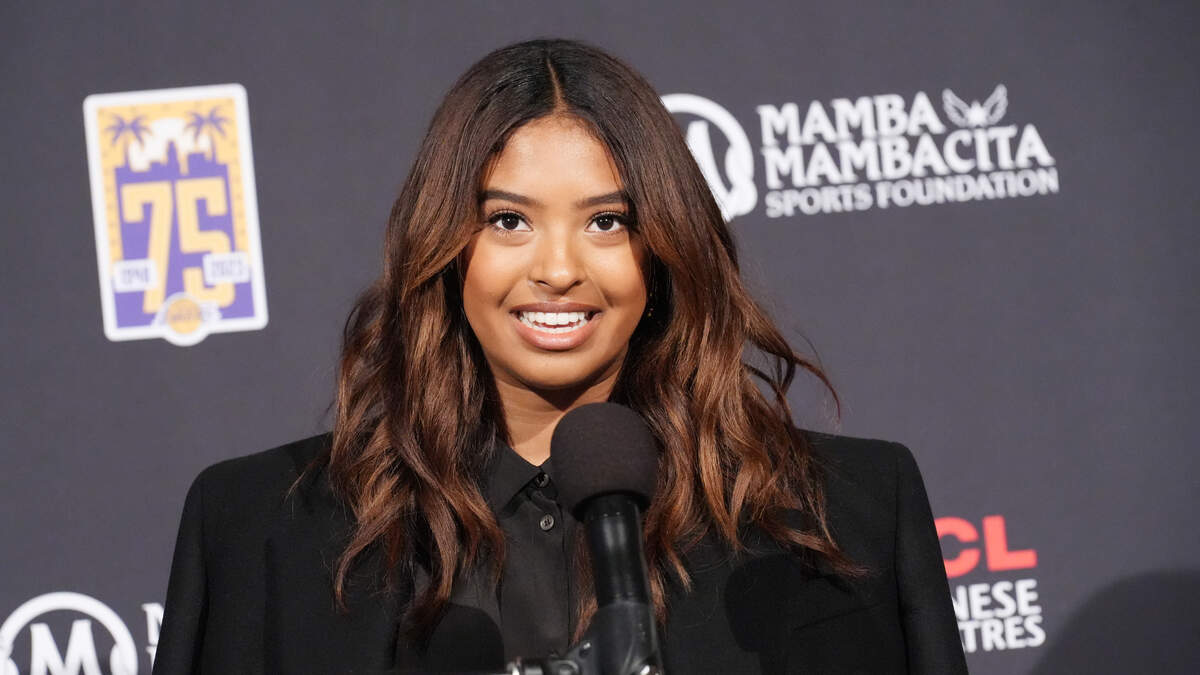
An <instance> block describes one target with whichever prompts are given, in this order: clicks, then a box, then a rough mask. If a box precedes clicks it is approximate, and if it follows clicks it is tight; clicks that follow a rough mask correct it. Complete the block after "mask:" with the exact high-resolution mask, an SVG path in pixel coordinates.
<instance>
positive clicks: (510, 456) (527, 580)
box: [451, 443, 576, 659]
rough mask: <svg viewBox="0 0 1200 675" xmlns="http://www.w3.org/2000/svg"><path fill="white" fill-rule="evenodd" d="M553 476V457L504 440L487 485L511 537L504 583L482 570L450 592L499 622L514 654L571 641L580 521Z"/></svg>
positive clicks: (558, 649)
mask: <svg viewBox="0 0 1200 675" xmlns="http://www.w3.org/2000/svg"><path fill="white" fill-rule="evenodd" d="M553 476H554V466H553V462H552V460H550V459H547V460H546V462H545V463H544V464H542V465H541V466H540V467H539V466H534V465H533V464H530V463H529V462H527V461H525V459H524V458H522V457H521V456H520V455H518V454H517V453H516V452H515V451H514V450H513V449H512V448H510V447H508V445H507V444H504V443H498V444H497V446H496V452H495V456H494V457H493V458H492V460H491V463H490V465H489V467H488V470H487V472H486V479H485V484H484V485H483V489H484V497H485V498H486V499H487V503H488V505H489V506H490V507H491V509H492V512H493V513H495V514H496V519H497V520H498V521H499V522H500V528H501V529H502V530H503V531H504V537H505V542H506V551H505V556H504V565H503V568H502V570H501V576H500V583H499V584H498V586H496V587H495V588H494V589H493V588H492V587H491V585H490V583H489V579H488V575H487V572H486V570H484V571H480V572H477V573H476V574H474V575H473V576H471V577H470V578H467V579H464V580H463V581H462V583H460V584H459V585H458V587H457V588H456V590H455V592H454V594H453V596H452V598H451V602H453V603H454V604H457V605H462V606H464V607H469V608H474V609H478V610H481V611H483V612H484V613H486V614H488V615H489V616H490V617H491V618H492V620H493V621H495V622H496V623H497V625H498V626H499V628H500V634H501V637H502V640H503V643H504V655H505V658H507V659H512V658H514V657H517V656H523V657H541V656H547V655H549V654H550V653H552V652H553V653H558V654H562V653H564V652H565V651H566V649H567V647H568V646H569V640H570V629H571V624H572V620H573V616H574V607H575V596H576V592H575V589H574V585H575V583H576V581H575V577H574V571H573V569H572V559H573V558H572V555H571V550H572V548H573V536H574V532H575V524H576V523H575V519H574V518H572V517H571V514H570V513H568V512H567V511H566V510H565V509H563V508H562V507H561V506H559V503H558V501H557V497H558V490H557V489H556V487H555V485H554V477H553Z"/></svg>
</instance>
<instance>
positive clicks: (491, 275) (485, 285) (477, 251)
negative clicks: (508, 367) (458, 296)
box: [462, 244, 519, 332]
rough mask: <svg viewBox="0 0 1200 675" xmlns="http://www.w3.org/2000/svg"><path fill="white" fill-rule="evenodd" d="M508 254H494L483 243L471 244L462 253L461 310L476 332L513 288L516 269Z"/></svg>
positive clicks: (517, 271) (516, 273) (516, 274)
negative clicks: (463, 272)
mask: <svg viewBox="0 0 1200 675" xmlns="http://www.w3.org/2000/svg"><path fill="white" fill-rule="evenodd" d="M512 258H513V257H512V256H503V255H497V254H496V252H495V251H493V250H491V247H489V246H487V245H486V244H480V245H471V246H468V247H467V249H466V250H465V251H464V253H463V257H462V260H463V265H464V267H465V269H466V273H465V274H464V276H463V290H462V299H463V310H464V311H465V312H466V314H467V319H468V321H470V323H471V325H472V328H474V329H475V330H476V331H477V332H478V331H479V330H480V328H481V327H480V326H479V325H476V324H479V323H481V322H483V321H486V317H487V316H489V314H488V313H489V312H490V310H494V309H495V308H497V307H500V306H501V305H503V303H504V300H505V298H507V297H508V295H509V293H510V292H511V291H512V289H513V287H514V285H513V284H514V283H515V281H514V279H515V278H516V277H517V276H519V270H518V269H516V267H515V266H514V265H513V259H512Z"/></svg>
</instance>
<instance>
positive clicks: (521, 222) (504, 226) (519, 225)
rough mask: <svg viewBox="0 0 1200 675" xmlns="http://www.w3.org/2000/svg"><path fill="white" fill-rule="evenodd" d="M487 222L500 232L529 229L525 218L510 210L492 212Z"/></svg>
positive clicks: (525, 230) (526, 230) (506, 232)
mask: <svg viewBox="0 0 1200 675" xmlns="http://www.w3.org/2000/svg"><path fill="white" fill-rule="evenodd" d="M487 222H488V223H489V224H490V225H491V226H492V227H494V228H496V229H497V230H499V231H500V232H501V233H502V234H508V233H509V232H528V231H529V230H530V229H532V228H530V227H529V223H527V222H525V218H524V217H522V216H521V214H519V213H513V212H512V211H501V212H499V213H495V214H492V215H491V216H490V217H488V219H487Z"/></svg>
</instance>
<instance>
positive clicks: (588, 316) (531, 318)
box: [513, 311, 598, 335]
mask: <svg viewBox="0 0 1200 675" xmlns="http://www.w3.org/2000/svg"><path fill="white" fill-rule="evenodd" d="M513 314H514V315H515V316H516V317H517V320H518V321H520V322H521V323H523V324H525V325H526V326H529V327H530V328H532V329H534V330H536V331H540V332H543V333H548V334H550V335H561V334H563V333H570V332H573V331H577V330H579V329H580V328H583V327H584V326H586V325H587V324H588V322H589V321H591V320H592V319H593V318H594V317H595V316H596V314H598V312H595V311H591V312H513Z"/></svg>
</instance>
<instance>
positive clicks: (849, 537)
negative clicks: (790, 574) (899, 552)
mask: <svg viewBox="0 0 1200 675" xmlns="http://www.w3.org/2000/svg"><path fill="white" fill-rule="evenodd" d="M801 433H802V434H803V435H804V436H805V437H806V438H807V440H808V441H809V447H810V449H811V452H812V456H813V459H814V460H815V463H816V465H817V467H818V471H819V476H820V480H821V481H822V484H823V487H824V492H825V505H826V509H827V514H828V518H829V523H830V526H831V528H832V529H833V531H834V536H835V538H836V539H838V541H839V544H840V545H841V546H843V548H844V549H846V552H847V553H848V554H849V555H850V556H851V558H857V560H859V561H860V562H865V563H867V564H868V566H879V565H887V564H890V560H891V558H892V555H893V553H894V551H893V547H894V544H895V541H896V538H897V536H898V535H897V533H898V532H899V530H900V529H902V527H903V523H902V522H901V521H902V520H903V519H904V518H907V517H908V516H907V512H908V511H909V509H908V508H907V504H909V502H912V501H913V500H914V499H916V498H917V497H919V501H924V500H925V492H924V485H923V483H922V481H921V474H920V471H919V470H918V468H917V463H916V460H915V459H914V458H913V454H912V452H911V451H909V449H908V448H907V447H906V446H905V445H903V444H901V443H897V442H894V441H886V440H880V439H871V438H854V437H850V436H837V435H832V434H823V433H817V432H812V431H801ZM925 504H926V506H925V509H928V506H927V502H925Z"/></svg>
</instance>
